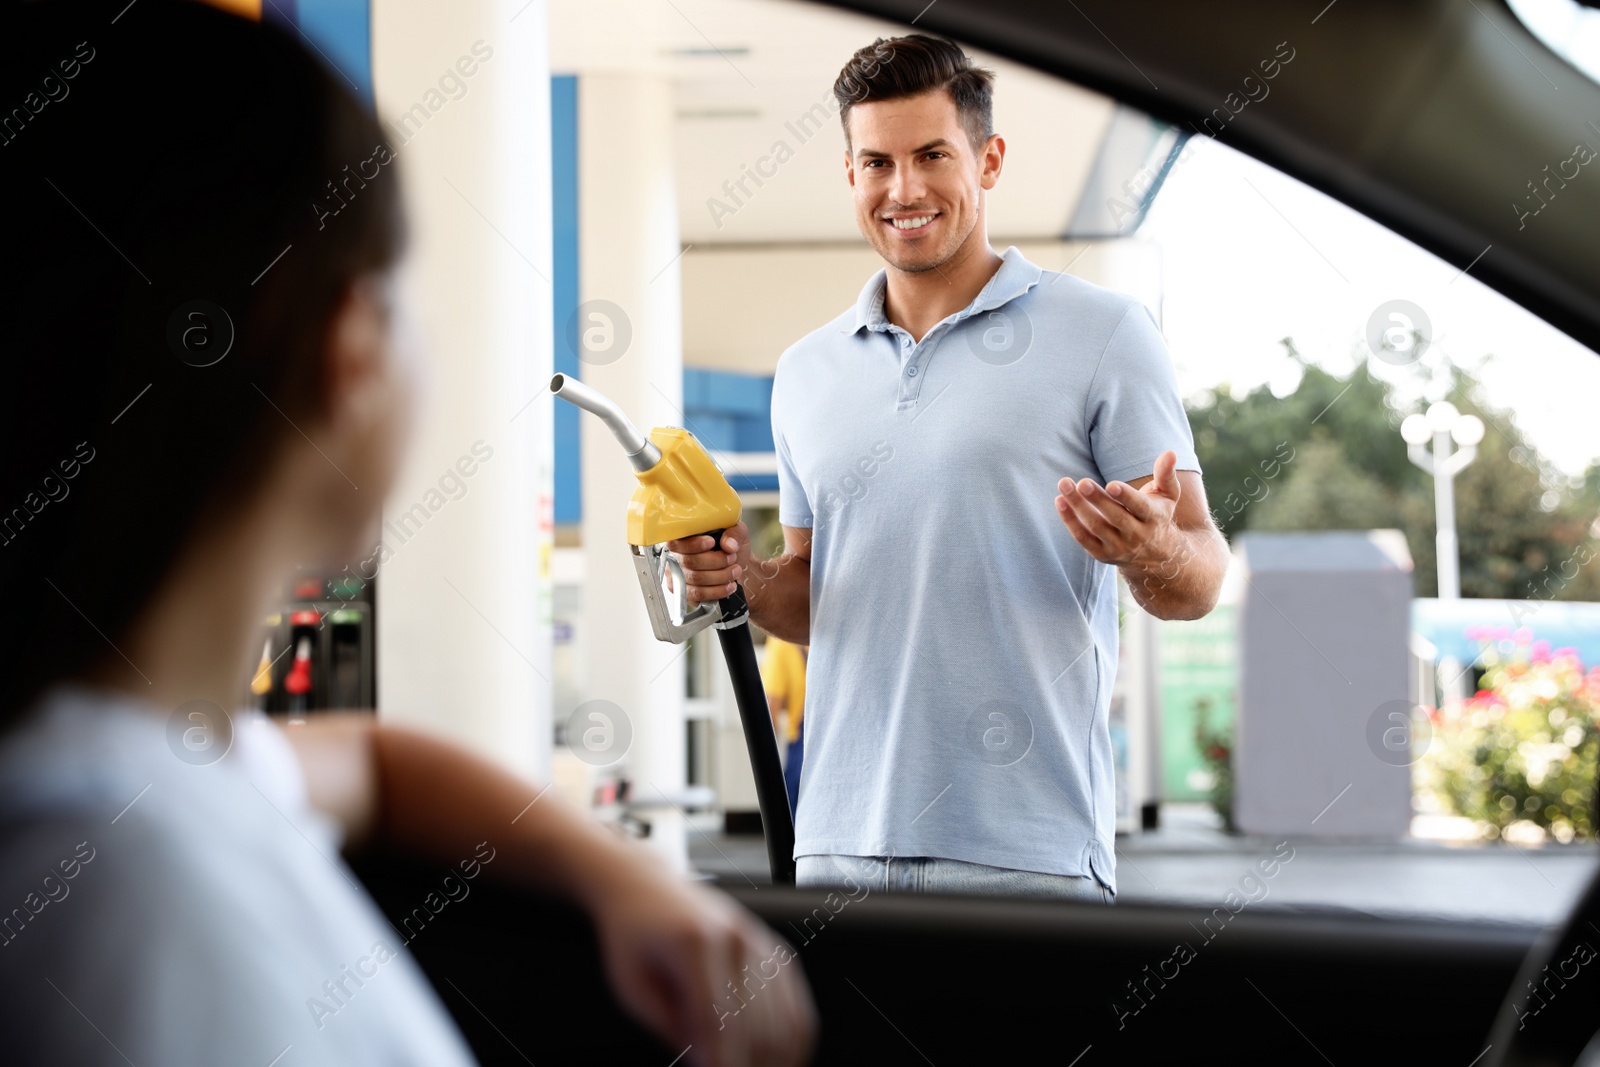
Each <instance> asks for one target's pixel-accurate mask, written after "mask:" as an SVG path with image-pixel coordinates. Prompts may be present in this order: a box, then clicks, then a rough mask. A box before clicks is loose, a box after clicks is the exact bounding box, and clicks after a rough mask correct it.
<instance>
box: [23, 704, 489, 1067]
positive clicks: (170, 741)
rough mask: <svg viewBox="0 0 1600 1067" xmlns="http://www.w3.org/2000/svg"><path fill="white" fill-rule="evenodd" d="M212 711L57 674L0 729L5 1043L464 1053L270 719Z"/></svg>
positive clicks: (455, 1060)
mask: <svg viewBox="0 0 1600 1067" xmlns="http://www.w3.org/2000/svg"><path fill="white" fill-rule="evenodd" d="M197 716H198V717H197ZM220 718H221V716H220V715H219V714H218V712H217V709H216V708H215V706H214V705H203V704H198V703H197V704H195V705H194V706H192V707H191V706H189V705H185V706H184V708H181V709H178V711H176V712H174V711H172V710H171V709H165V708H159V707H156V706H154V705H151V704H147V703H143V702H141V701H138V700H136V699H131V698H128V697H125V696H122V695H120V694H115V693H112V692H109V691H104V690H99V689H94V688H90V687H87V686H83V685H78V684H71V685H63V686H59V687H57V688H55V689H53V690H51V691H50V692H49V693H48V694H46V696H45V697H44V698H43V699H42V700H41V701H40V702H39V704H38V706H37V707H36V708H35V709H34V711H33V712H32V713H30V715H29V716H28V717H27V719H26V720H24V721H23V722H22V723H20V724H19V725H18V726H17V727H16V728H14V729H13V730H11V731H9V732H7V733H6V734H5V735H4V736H3V738H0V1019H3V1020H4V1021H3V1023H0V1035H3V1048H0V1060H4V1061H5V1062H7V1063H29V1064H31V1063H71V1064H86V1065H102V1064H104V1065H116V1067H125V1065H127V1064H130V1063H132V1064H137V1065H139V1067H154V1065H167V1064H240V1065H253V1067H269V1065H271V1067H304V1065H311V1064H327V1065H334V1064H338V1065H341V1067H349V1065H368V1064H371V1065H377V1064H383V1065H400V1064H418V1065H428V1067H447V1065H456V1064H471V1063H473V1062H475V1061H474V1060H473V1058H472V1055H471V1053H470V1051H469V1050H468V1049H467V1046H466V1043H465V1041H464V1040H463V1039H462V1037H461V1034H460V1031H458V1030H457V1029H456V1027H455V1024H454V1023H453V1022H452V1020H451V1019H450V1016H449V1014H448V1013H447V1012H446V1010H445V1008H444V1005H443V1004H442V1003H441V1002H440V1000H439V998H438V996H437V995H436V994H435V993H434V991H433V989H432V987H431V986H430V985H429V984H428V981H427V979H426V978H424V977H423V974H422V972H421V970H420V969H419V968H418V967H417V965H416V963H415V961H414V960H413V959H412V958H411V955H410V950H409V949H408V948H407V947H406V939H405V937H404V936H403V935H402V934H401V933H400V932H399V931H397V930H396V929H395V928H394V927H393V926H391V925H390V924H389V922H388V921H387V920H386V919H385V918H384V916H383V915H382V913H380V912H379V910H378V908H377V907H376V906H375V905H374V904H373V902H372V899H371V898H370V897H369V896H368V895H367V894H366V892H365V891H364V890H363V889H362V888H361V886H360V884H359V883H357V882H356V880H355V877H354V875H352V873H351V872H350V869H349V868H348V867H347V866H346V865H345V864H344V862H343V861H342V860H341V859H340V857H339V846H340V829H339V827H338V826H337V825H336V824H335V823H334V822H333V821H332V820H330V819H328V818H327V817H325V816H323V815H322V814H320V813H319V812H317V811H315V810H313V809H312V808H311V807H310V806H309V804H308V803H307V800H306V789H305V782H304V779H303V778H302V776H301V772H300V765H299V762H298V760H297V759H296V758H295V755H294V752H293V750H292V749H291V748H290V747H289V743H288V741H287V739H286V738H285V737H284V736H283V733H282V732H281V731H280V730H279V728H278V727H277V726H276V725H274V724H273V723H272V722H270V721H269V720H268V719H267V718H266V717H265V716H263V715H261V714H260V713H259V712H254V711H251V712H234V713H233V714H232V715H231V721H232V726H233V729H232V739H231V742H230V741H229V740H228V738H227V733H228V731H227V729H226V724H225V723H222V722H218V721H216V720H219V719H220Z"/></svg>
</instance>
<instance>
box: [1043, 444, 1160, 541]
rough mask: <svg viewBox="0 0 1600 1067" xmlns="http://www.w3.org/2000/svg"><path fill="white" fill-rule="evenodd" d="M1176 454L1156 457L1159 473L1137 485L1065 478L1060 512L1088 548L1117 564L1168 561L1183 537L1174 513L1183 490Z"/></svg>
mask: <svg viewBox="0 0 1600 1067" xmlns="http://www.w3.org/2000/svg"><path fill="white" fill-rule="evenodd" d="M1177 467H1178V455H1177V453H1176V452H1172V451H1167V452H1163V453H1161V455H1160V456H1159V457H1157V458H1156V469H1155V473H1154V474H1153V475H1151V476H1149V477H1146V478H1140V479H1136V482H1137V483H1138V484H1137V485H1130V484H1129V483H1127V482H1111V483H1110V484H1109V485H1106V486H1105V487H1104V488H1102V487H1101V486H1099V485H1097V484H1096V483H1095V482H1094V481H1093V480H1092V479H1089V478H1084V479H1083V480H1081V481H1078V482H1074V481H1073V480H1072V479H1071V478H1063V479H1061V481H1060V482H1059V483H1058V484H1057V486H1056V489H1057V490H1058V491H1059V493H1060V495H1059V496H1057V497H1056V511H1057V512H1058V513H1059V514H1060V515H1061V521H1062V523H1063V524H1065V526H1066V527H1067V529H1068V530H1069V531H1071V533H1072V537H1073V539H1074V540H1076V541H1077V542H1078V544H1080V545H1082V546H1083V548H1084V551H1086V552H1088V553H1089V555H1091V556H1093V557H1094V558H1095V559H1097V560H1099V561H1100V562H1102V563H1110V564H1113V565H1115V566H1123V565H1125V564H1142V563H1149V562H1153V561H1159V560H1164V559H1166V558H1168V557H1169V556H1171V555H1172V554H1173V553H1174V551H1175V550H1176V547H1177V546H1176V542H1177V540H1178V539H1179V537H1180V534H1179V531H1178V529H1177V527H1176V524H1175V523H1174V522H1173V515H1174V514H1175V513H1176V512H1177V510H1178V500H1179V499H1180V498H1181V497H1182V495H1183V488H1182V487H1181V486H1180V485H1179V484H1178V471H1177Z"/></svg>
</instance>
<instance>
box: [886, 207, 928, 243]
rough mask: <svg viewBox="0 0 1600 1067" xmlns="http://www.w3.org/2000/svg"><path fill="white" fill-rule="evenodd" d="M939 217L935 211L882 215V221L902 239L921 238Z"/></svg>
mask: <svg viewBox="0 0 1600 1067" xmlns="http://www.w3.org/2000/svg"><path fill="white" fill-rule="evenodd" d="M939 215H940V213H939V212H937V211H924V212H920V213H918V214H915V215H913V214H907V213H902V212H897V213H895V214H892V215H884V216H883V218H882V221H883V222H884V223H886V224H887V225H888V226H889V227H890V228H891V229H893V230H894V231H895V232H896V233H898V234H899V235H901V236H902V237H921V236H922V235H923V234H925V233H927V232H928V229H929V227H931V226H932V225H933V224H934V222H936V221H937V220H938V219H939Z"/></svg>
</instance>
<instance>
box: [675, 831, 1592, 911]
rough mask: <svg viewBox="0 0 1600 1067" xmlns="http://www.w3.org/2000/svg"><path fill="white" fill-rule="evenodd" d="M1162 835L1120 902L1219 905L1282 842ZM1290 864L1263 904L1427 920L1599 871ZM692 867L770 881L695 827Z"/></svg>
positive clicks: (1479, 848)
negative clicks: (1343, 909) (1335, 909)
mask: <svg viewBox="0 0 1600 1067" xmlns="http://www.w3.org/2000/svg"><path fill="white" fill-rule="evenodd" d="M1162 822H1163V826H1162V829H1160V830H1158V831H1154V832H1151V833H1145V834H1138V835H1131V836H1127V837H1119V838H1118V839H1117V859H1118V863H1117V883H1118V885H1117V889H1118V900H1120V901H1163V902H1175V903H1178V902H1181V903H1187V904H1201V905H1205V906H1208V907H1215V906H1218V905H1220V904H1221V902H1222V899H1223V897H1224V896H1225V895H1226V894H1227V893H1228V891H1229V890H1230V889H1235V888H1241V879H1245V878H1246V876H1247V875H1249V874H1250V873H1251V872H1253V871H1256V863H1257V861H1258V860H1260V859H1263V858H1267V857H1271V856H1272V855H1273V853H1274V846H1275V845H1276V844H1277V840H1278V839H1262V838H1251V837H1239V836H1232V835H1228V834H1225V833H1223V832H1222V831H1221V830H1220V829H1219V828H1218V825H1217V821H1216V819H1215V817H1214V816H1213V815H1212V814H1211V813H1210V812H1209V811H1208V810H1207V809H1206V808H1205V807H1204V806H1202V805H1167V806H1166V807H1165V808H1164V809H1163V811H1162ZM1290 847H1292V848H1293V850H1294V854H1293V859H1291V860H1289V862H1287V863H1286V864H1283V865H1282V866H1281V868H1280V870H1279V872H1278V874H1277V875H1276V876H1275V877H1273V878H1271V879H1267V880H1264V886H1265V890H1266V895H1265V896H1264V897H1263V896H1262V895H1261V892H1262V891H1261V890H1260V889H1257V888H1255V887H1254V886H1253V885H1251V884H1249V883H1248V882H1247V883H1246V884H1245V885H1244V886H1243V887H1242V888H1246V889H1250V890H1251V891H1252V893H1253V894H1254V895H1255V896H1256V897H1257V898H1258V899H1260V901H1261V902H1262V904H1264V905H1267V906H1275V907H1290V908H1299V907H1307V908H1319V909H1320V908H1329V907H1333V908H1346V909H1352V910H1356V911H1360V912H1365V913H1369V914H1375V915H1426V916H1440V917H1449V918H1467V919H1476V920H1484V921H1491V922H1510V923H1531V924H1538V925H1544V924H1548V923H1551V922H1554V921H1555V920H1556V919H1558V918H1559V917H1561V916H1562V915H1564V914H1566V912H1567V911H1568V909H1569V908H1570V907H1571V905H1572V902H1573V901H1574V900H1575V899H1576V897H1577V895H1578V894H1579V893H1580V892H1581V891H1582V890H1583V887H1584V886H1585V885H1587V884H1588V882H1589V880H1590V879H1591V878H1593V877H1594V876H1595V874H1596V872H1597V870H1600V850H1597V849H1596V847H1595V846H1594V845H1593V844H1589V845H1578V844H1573V845H1557V844H1550V845H1545V846H1542V847H1537V848H1535V847H1520V846H1515V845H1509V844H1504V843H1493V844H1454V843H1449V844H1447V843H1443V842H1437V841H1422V840H1415V839H1408V840H1406V841H1402V842H1392V843H1372V842H1327V841H1321V842H1319V841H1302V840H1293V841H1291V842H1290ZM689 853H690V862H691V863H693V864H694V866H695V868H696V869H697V870H699V871H701V872H703V873H705V874H708V875H710V876H711V877H712V878H713V880H714V881H716V882H718V883H723V882H727V883H729V884H736V885H744V884H747V883H749V884H756V885H760V884H764V883H766V882H768V881H769V880H770V879H769V878H768V876H767V857H766V851H765V846H764V845H763V843H762V840H761V838H759V837H748V836H735V837H730V836H727V835H722V834H713V833H706V832H702V831H691V833H690V847H689Z"/></svg>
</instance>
